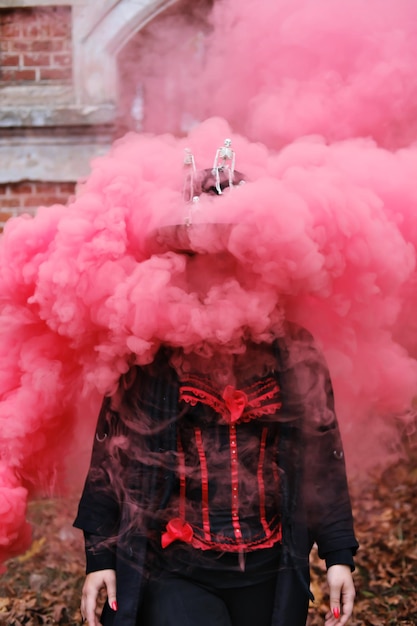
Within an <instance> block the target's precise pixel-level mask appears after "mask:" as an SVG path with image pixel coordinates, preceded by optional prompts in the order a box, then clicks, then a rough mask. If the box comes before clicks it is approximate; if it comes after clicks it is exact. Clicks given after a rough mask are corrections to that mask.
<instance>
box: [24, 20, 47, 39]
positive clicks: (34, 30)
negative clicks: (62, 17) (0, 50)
mask: <svg viewBox="0 0 417 626" xmlns="http://www.w3.org/2000/svg"><path fill="white" fill-rule="evenodd" d="M49 26H50V25H49V24H48V23H47V22H45V23H42V22H40V21H39V22H34V23H32V24H31V23H29V24H24V25H23V27H22V36H23V37H27V38H28V39H45V38H46V37H49V36H50V27H49Z"/></svg>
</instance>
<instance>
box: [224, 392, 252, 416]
mask: <svg viewBox="0 0 417 626" xmlns="http://www.w3.org/2000/svg"><path fill="white" fill-rule="evenodd" d="M223 400H224V402H225V404H226V407H227V408H228V410H229V422H230V423H231V424H234V423H235V422H237V421H238V420H239V419H240V418H241V417H242V413H243V411H244V410H245V407H246V405H247V403H248V396H247V395H246V393H245V392H244V391H239V389H235V388H234V387H232V385H227V387H226V388H225V390H224V391H223Z"/></svg>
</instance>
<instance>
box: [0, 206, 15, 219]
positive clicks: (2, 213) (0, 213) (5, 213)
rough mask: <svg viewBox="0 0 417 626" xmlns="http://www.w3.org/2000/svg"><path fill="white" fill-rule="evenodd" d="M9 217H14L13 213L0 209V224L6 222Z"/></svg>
mask: <svg viewBox="0 0 417 626" xmlns="http://www.w3.org/2000/svg"><path fill="white" fill-rule="evenodd" d="M11 217H14V215H13V213H11V212H10V211H3V210H2V209H0V222H7V220H9V219H10V218H11Z"/></svg>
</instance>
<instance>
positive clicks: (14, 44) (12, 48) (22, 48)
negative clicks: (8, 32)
mask: <svg viewBox="0 0 417 626" xmlns="http://www.w3.org/2000/svg"><path fill="white" fill-rule="evenodd" d="M8 46H9V52H26V50H31V49H32V48H31V46H32V42H31V41H23V40H22V39H16V40H15V39H11V40H10V41H9V42H8Z"/></svg>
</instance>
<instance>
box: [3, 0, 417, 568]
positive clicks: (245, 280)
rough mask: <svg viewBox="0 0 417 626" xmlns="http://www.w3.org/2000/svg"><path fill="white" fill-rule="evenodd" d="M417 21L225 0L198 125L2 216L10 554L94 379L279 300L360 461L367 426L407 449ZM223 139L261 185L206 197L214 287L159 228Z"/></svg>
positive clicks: (197, 233) (368, 10)
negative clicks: (196, 283) (51, 201)
mask: <svg viewBox="0 0 417 626" xmlns="http://www.w3.org/2000/svg"><path fill="white" fill-rule="evenodd" d="M416 18H417V6H416V5H415V3H414V2H413V1H412V0H398V1H397V2H396V3H395V6H394V4H393V3H392V2H391V1H388V0H386V1H383V0H379V1H378V2H377V1H376V0H369V2H367V3H366V5H364V3H363V2H359V0H353V1H352V2H349V4H347V3H344V2H341V3H334V2H330V1H329V0H317V2H315V3H314V9H313V5H312V3H310V2H308V0H296V1H295V2H291V3H289V2H284V0H267V1H265V2H263V3H262V10H260V8H259V6H257V5H255V4H254V3H252V2H250V1H247V2H242V1H239V2H238V1H237V0H228V1H224V2H218V3H216V4H215V7H214V11H213V14H212V17H211V19H212V24H213V26H214V30H213V31H212V34H211V35H210V36H209V37H208V38H207V39H206V44H205V46H206V51H207V53H208V54H207V58H206V61H205V64H204V72H201V73H200V74H198V73H197V72H195V71H194V72H193V76H194V80H193V81H192V83H190V84H189V85H188V92H187V95H188V98H187V99H186V102H187V106H189V111H188V113H189V114H190V117H195V118H197V117H200V119H202V118H203V117H206V116H214V117H211V118H210V119H207V120H206V121H204V122H203V123H201V124H199V125H196V126H195V127H194V128H193V129H192V130H191V132H190V133H189V135H188V136H187V137H186V138H181V139H177V138H174V137H173V136H172V135H168V134H165V135H161V136H152V135H144V134H143V135H137V134H134V133H131V134H128V135H126V136H125V137H124V138H123V139H121V140H119V141H118V142H116V144H115V145H114V146H113V148H112V150H111V151H110V152H109V154H108V155H107V156H105V157H103V158H100V159H97V160H96V161H95V162H94V163H93V164H92V171H91V175H90V176H89V177H88V179H87V180H86V181H85V182H84V183H83V184H81V185H80V187H79V191H78V193H77V196H76V197H75V199H74V200H73V201H72V202H71V203H70V204H69V206H66V207H64V206H53V207H42V208H40V209H39V211H38V213H37V215H36V217H35V218H28V217H22V218H19V219H15V220H11V221H10V222H9V223H8V224H7V226H6V229H5V233H4V236H3V239H2V242H1V248H0V294H1V296H0V297H1V307H2V316H1V332H0V355H1V356H0V389H1V403H0V425H1V429H0V433H1V440H0V458H1V463H2V465H1V467H0V481H1V485H2V489H1V491H0V511H1V512H2V526H1V529H0V546H1V548H2V551H1V553H0V556H1V557H2V558H7V556H10V555H12V554H14V553H16V552H19V551H22V550H23V549H24V547H25V546H27V545H28V542H29V541H30V535H29V532H28V528H27V525H26V523H25V504H26V498H27V496H28V493H29V495H30V494H33V493H35V492H37V491H45V490H46V489H53V488H54V485H55V484H57V485H59V484H60V482H62V478H63V477H64V476H65V473H66V470H65V458H66V457H68V456H70V455H71V454H73V451H74V449H76V448H77V446H80V436H79V435H80V433H82V434H83V435H84V433H85V431H88V430H89V429H90V430H91V428H92V427H93V425H94V422H95V419H96V414H95V410H94V409H95V405H96V404H97V400H98V398H99V396H100V395H101V394H103V393H108V392H110V391H112V390H113V389H114V388H115V385H116V383H117V380H118V378H119V376H120V374H121V373H123V372H125V371H126V370H127V369H128V367H129V366H130V364H132V363H133V362H137V363H147V362H149V361H151V360H152V358H153V356H154V354H155V353H156V351H157V349H158V347H159V346H160V345H161V344H162V343H167V344H169V345H172V346H184V347H185V348H186V349H190V350H191V349H195V348H197V347H198V348H199V349H203V348H204V349H205V350H208V349H216V348H219V347H222V346H224V347H225V348H226V347H228V349H230V346H233V347H234V349H237V346H238V345H239V342H241V341H242V337H243V336H248V335H250V336H251V337H253V338H254V339H255V340H260V339H265V338H268V337H269V336H270V335H271V333H273V332H274V329H275V328H277V327H279V324H280V321H281V318H282V315H283V314H284V312H285V314H286V315H287V316H289V317H291V318H292V319H295V320H297V321H298V322H300V323H301V324H303V325H304V326H306V327H307V328H309V329H310V330H311V331H312V332H313V333H314V335H315V336H316V338H317V341H318V343H319V344H320V345H321V347H322V348H323V350H324V353H325V355H326V358H327V361H328V363H329V366H330V370H331V374H332V378H333V382H334V385H335V389H336V399H337V407H338V414H339V419H340V421H341V426H342V430H343V431H344V434H345V438H346V441H347V443H348V457H349V462H350V464H351V466H352V467H353V466H355V465H358V464H359V461H360V460H361V455H362V454H365V453H366V457H367V458H369V456H371V455H370V452H369V449H368V448H369V444H368V442H369V439H367V438H366V437H365V436H364V433H365V432H369V425H370V424H371V425H372V427H373V428H374V430H373V435H372V445H374V444H375V445H376V444H378V440H379V439H381V440H382V443H384V442H385V440H386V439H387V440H388V439H389V440H390V441H391V442H393V443H392V444H391V445H392V448H391V450H390V453H396V454H397V453H398V448H397V446H398V445H399V443H400V442H399V439H400V434H401V433H400V434H398V424H401V420H399V417H398V416H402V415H403V416H405V415H409V413H407V411H409V410H410V408H411V406H412V400H413V397H414V396H415V395H416V390H417V361H416V358H417V342H416V339H415V337H416V333H415V330H416V328H415V326H416V324H415V322H414V310H415V305H416V304H417V303H416V296H415V293H416V290H415V288H414V286H415V284H416V269H415V257H416V248H417V211H416V203H417V189H416V187H415V185H414V183H413V180H414V178H415V172H416V171H417V147H416V144H415V135H416V129H415V124H416V122H415V121H414V120H415V107H416V105H415V102H416V101H417V100H416V97H415V96H416V88H417V77H416V75H415V71H414V60H415V58H416V52H417V50H416V47H417V37H416V33H415V32H414V31H415V29H416V28H417V26H416V25H417V20H416ZM170 27H171V26H170ZM175 34H178V35H179V34H180V33H176V31H171V33H170V35H171V37H172V38H173V39H175V37H174V35H175ZM152 59H153V61H152V62H153V63H154V64H156V65H158V63H160V62H161V60H160V59H158V57H155V56H152ZM171 62H174V60H172V59H171ZM192 62H193V63H195V59H193V60H192ZM199 62H201V61H199ZM155 75H158V73H157V72H156V74H155ZM183 87H184V86H183ZM181 93H182V96H183V89H182V90H181ZM182 102H183V100H182ZM151 105H152V102H150V103H148V106H151ZM172 106H176V107H180V106H181V102H180V101H176V100H175V98H173V103H172ZM161 116H162V117H161V119H159V120H158V123H159V125H160V127H161V129H162V130H166V129H167V128H166V127H164V124H165V123H166V120H165V119H164V118H163V114H162V113H161ZM220 116H221V117H220ZM168 117H169V115H168V112H167V118H168ZM223 118H225V119H223ZM226 120H228V121H226ZM147 130H149V129H147ZM158 130H159V128H158ZM226 137H231V138H232V140H233V144H232V145H233V148H234V150H235V151H236V155H237V163H236V166H237V169H239V170H240V171H242V172H244V173H245V175H246V177H247V181H248V182H247V183H246V184H245V185H244V186H242V187H239V188H236V189H233V190H232V191H231V192H230V193H225V194H224V195H223V197H221V198H214V199H213V198H211V197H202V198H201V201H200V203H199V206H198V207H197V208H195V210H194V211H193V215H192V219H193V228H192V229H191V230H190V231H189V238H190V241H191V246H193V247H194V248H195V249H196V250H198V251H199V252H200V253H203V252H210V253H211V254H213V253H226V256H227V259H228V263H227V264H226V265H225V267H224V271H221V272H217V273H216V272H215V271H214V268H213V265H212V263H211V262H208V263H207V266H206V267H204V264H203V266H202V267H200V272H201V285H200V287H201V286H202V288H203V289H204V290H205V291H204V298H202V297H201V293H200V296H198V295H197V293H196V291H195V290H193V289H192V288H190V282H189V280H188V278H187V277H188V273H189V270H190V268H189V263H188V261H187V258H186V257H185V256H184V255H183V254H181V253H179V252H175V250H173V249H172V246H170V247H171V250H167V249H166V248H164V247H163V241H162V239H163V237H162V239H161V233H165V234H166V233H168V236H169V233H170V232H171V231H170V229H168V230H167V229H166V228H164V227H166V226H167V225H170V224H177V223H179V222H183V221H184V218H185V217H186V215H187V212H188V211H189V207H185V206H184V203H183V200H182V184H183V168H182V158H183V154H184V149H185V148H190V149H192V151H193V153H194V155H195V158H196V162H197V166H198V167H200V168H204V167H211V165H212V163H213V158H214V154H215V152H216V149H217V148H218V147H219V145H221V144H222V143H223V140H224V139H225V138H226ZM158 230H159V233H160V236H159V243H158V241H157V238H156V234H155V233H156V232H157V231H158ZM202 258H203V259H204V258H205V257H202ZM208 258H209V259H210V257H208ZM212 258H214V257H213V256H212ZM404 419H405V418H404ZM404 424H405V422H404ZM75 433H78V436H77V435H76V434H75ZM359 442H363V443H361V444H360V445H359ZM83 445H84V446H85V444H83ZM88 445H89V444H88ZM379 449H380V448H378V446H377V450H379ZM3 512H5V513H3ZM3 519H4V520H5V521H4V523H3Z"/></svg>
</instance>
